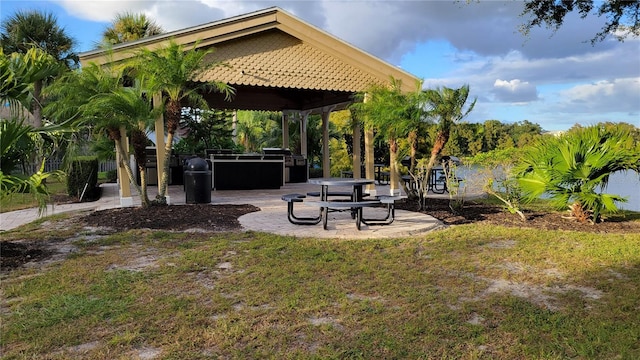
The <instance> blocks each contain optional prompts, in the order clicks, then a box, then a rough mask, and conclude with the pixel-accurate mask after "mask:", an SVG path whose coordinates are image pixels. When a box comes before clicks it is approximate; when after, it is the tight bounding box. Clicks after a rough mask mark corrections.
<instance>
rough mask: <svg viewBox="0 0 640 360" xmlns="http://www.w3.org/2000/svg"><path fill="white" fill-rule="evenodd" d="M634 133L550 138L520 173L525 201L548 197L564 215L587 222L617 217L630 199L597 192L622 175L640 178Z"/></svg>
mask: <svg viewBox="0 0 640 360" xmlns="http://www.w3.org/2000/svg"><path fill="white" fill-rule="evenodd" d="M632 143H633V140H632V139H631V133H630V132H629V131H628V130H626V129H623V128H613V129H606V128H604V127H601V126H591V127H587V128H580V129H575V130H572V131H570V132H569V133H567V134H566V135H564V136H562V137H557V138H556V137H544V138H542V139H540V140H539V141H538V142H537V143H536V145H533V146H531V147H530V148H528V149H527V150H526V151H525V154H524V156H523V157H522V163H521V165H519V166H518V168H517V174H518V175H517V178H518V182H519V184H520V187H521V190H522V192H523V196H524V199H525V200H527V201H531V200H534V199H537V198H539V197H540V196H542V195H543V194H548V195H549V196H550V198H551V201H552V203H553V205H555V206H556V207H557V208H558V209H566V208H569V210H570V212H571V215H572V217H574V218H576V219H578V220H579V221H582V222H587V221H591V222H594V223H598V222H600V221H601V214H602V211H603V210H605V209H606V210H609V211H616V210H617V208H616V205H615V202H616V201H618V202H624V201H626V200H625V199H624V198H622V197H620V196H618V195H614V194H605V193H602V192H597V191H596V190H597V189H598V188H599V189H601V190H602V189H605V188H606V186H607V182H608V180H609V176H610V175H611V174H613V173H614V172H616V171H626V170H633V171H636V172H640V153H639V152H638V147H637V145H636V146H628V144H632Z"/></svg>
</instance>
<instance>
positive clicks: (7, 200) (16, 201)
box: [0, 178, 67, 213]
mask: <svg viewBox="0 0 640 360" xmlns="http://www.w3.org/2000/svg"><path fill="white" fill-rule="evenodd" d="M47 180H48V181H47V189H48V190H49V193H50V194H51V195H58V194H66V193H67V184H66V183H65V182H64V181H61V180H59V179H55V178H49V179H47ZM33 207H38V203H37V201H36V200H35V198H34V197H33V195H31V194H23V193H13V194H9V195H7V196H2V197H0V213H3V212H9V211H15V210H22V209H28V208H33Z"/></svg>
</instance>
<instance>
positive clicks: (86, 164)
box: [67, 156, 100, 200]
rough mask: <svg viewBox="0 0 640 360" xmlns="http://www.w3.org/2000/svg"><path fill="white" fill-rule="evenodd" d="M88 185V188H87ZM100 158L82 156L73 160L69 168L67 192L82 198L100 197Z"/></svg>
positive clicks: (92, 198)
mask: <svg viewBox="0 0 640 360" xmlns="http://www.w3.org/2000/svg"><path fill="white" fill-rule="evenodd" d="M85 186H86V189H85ZM99 190H100V189H99V188H98V158H97V157H95V156H81V157H77V158H75V159H74V160H72V161H71V165H70V166H69V169H68V170H67V193H68V194H69V196H75V197H77V198H82V199H81V200H95V199H96V198H98V197H99V195H100V194H99Z"/></svg>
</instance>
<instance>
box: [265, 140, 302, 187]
mask: <svg viewBox="0 0 640 360" xmlns="http://www.w3.org/2000/svg"><path fill="white" fill-rule="evenodd" d="M262 153H263V154H265V155H282V156H283V157H284V166H285V168H286V170H285V172H286V175H285V181H286V182H290V183H298V182H306V181H307V159H306V158H305V157H304V155H300V154H292V153H291V150H289V149H283V148H263V149H262Z"/></svg>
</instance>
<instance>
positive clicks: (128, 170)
mask: <svg viewBox="0 0 640 360" xmlns="http://www.w3.org/2000/svg"><path fill="white" fill-rule="evenodd" d="M114 141H115V142H116V152H118V154H117V158H118V159H120V165H121V166H122V167H124V169H125V172H126V173H127V177H128V178H129V182H130V183H131V184H133V186H134V187H135V189H136V192H137V193H138V195H139V196H140V199H141V201H142V205H143V206H148V205H149V204H148V203H147V204H146V205H145V204H144V197H143V196H142V189H141V188H140V186H139V185H138V182H137V181H135V178H134V176H133V171H132V170H131V166H130V165H129V162H128V161H127V160H126V159H128V158H129V156H128V152H127V151H125V150H124V145H123V144H122V139H120V138H118V139H114ZM120 180H124V179H120Z"/></svg>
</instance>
